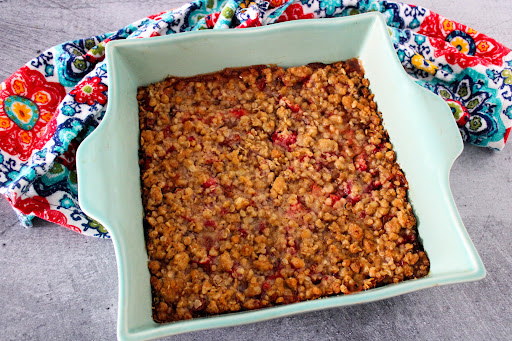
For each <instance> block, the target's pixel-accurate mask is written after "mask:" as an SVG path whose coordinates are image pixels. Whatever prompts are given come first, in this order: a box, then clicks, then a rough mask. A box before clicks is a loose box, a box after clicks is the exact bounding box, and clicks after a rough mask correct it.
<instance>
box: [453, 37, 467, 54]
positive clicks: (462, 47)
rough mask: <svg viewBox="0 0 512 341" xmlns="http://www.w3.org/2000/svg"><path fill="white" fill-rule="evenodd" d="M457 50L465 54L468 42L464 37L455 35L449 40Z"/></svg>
mask: <svg viewBox="0 0 512 341" xmlns="http://www.w3.org/2000/svg"><path fill="white" fill-rule="evenodd" d="M450 43H451V44H452V45H453V46H455V47H456V48H457V50H459V52H460V53H464V54H467V53H468V52H469V44H468V42H467V41H465V40H464V39H462V38H460V37H457V38H455V39H453V40H452V41H451V42H450Z"/></svg>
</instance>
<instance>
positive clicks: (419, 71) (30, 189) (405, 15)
mask: <svg viewBox="0 0 512 341" xmlns="http://www.w3.org/2000/svg"><path fill="white" fill-rule="evenodd" d="M368 11H378V12H381V13H382V14H384V16H385V18H386V20H387V25H388V27H389V30H390V34H391V36H392V40H393V43H394V47H395V49H396V52H397V54H398V57H399V59H400V61H401V62H402V64H403V67H404V68H405V70H406V71H407V72H408V73H409V75H410V76H411V77H413V78H414V79H415V80H416V82H417V83H418V84H420V85H422V86H423V87H425V88H427V89H429V90H431V91H432V92H434V93H435V94H437V95H439V96H441V97H442V98H443V99H444V100H445V101H446V102H447V103H448V105H449V106H450V107H451V109H452V113H453V116H454V118H455V120H456V122H457V124H458V126H459V129H460V132H461V134H462V137H463V139H464V140H465V141H468V142H470V143H473V144H476V145H479V146H483V147H489V148H493V149H498V150H499V149H502V148H503V147H504V145H505V143H506V141H507V137H508V135H509V133H510V128H511V126H512V53H511V51H510V49H508V48H507V47H505V46H503V45H501V44H500V43H498V42H497V41H495V40H494V39H492V38H490V37H487V36H486V35H483V34H481V33H479V32H477V31H475V30H473V29H471V28H469V27H467V26H464V25H461V24H459V23H456V22H453V21H451V20H448V19H446V18H443V17H441V16H440V15H438V14H436V13H434V12H432V11H430V10H428V9H425V8H422V7H418V6H413V5H407V4H402V3H398V2H394V1H376V0H288V1H287V0H268V1H267V0H245V1H242V0H196V1H194V2H191V3H189V4H186V5H184V6H182V7H181V8H179V9H176V10H170V11H165V12H162V13H158V14H156V15H152V16H149V17H147V18H145V19H142V20H140V21H137V22H135V23H133V24H131V25H128V26H126V27H124V28H122V29H120V30H119V31H117V32H113V33H107V34H104V35H100V36H96V37H92V38H87V39H80V40H74V41H70V42H66V43H63V44H61V45H59V46H55V47H52V48H50V49H49V50H47V51H45V52H43V53H41V54H40V55H39V56H37V57H36V58H34V59H33V60H31V61H30V62H28V63H27V64H26V65H25V66H24V67H22V68H21V69H19V70H18V71H16V72H15V73H14V74H13V75H12V76H10V77H9V78H8V79H6V80H5V81H4V82H3V83H1V84H0V191H1V193H2V194H4V196H5V197H6V198H7V199H8V200H9V202H10V203H11V205H12V206H13V208H14V210H15V211H16V213H17V214H18V216H19V218H20V221H21V222H22V224H23V225H25V226H27V227H28V226H31V225H32V223H31V220H32V218H33V217H34V216H38V217H40V218H42V219H46V220H49V221H51V222H54V223H57V224H60V225H63V226H66V227H68V228H70V229H72V230H74V231H76V232H80V233H83V234H87V235H90V236H97V237H105V238H108V237H109V235H108V232H107V231H106V230H105V229H104V228H103V227H102V226H101V225H100V224H98V223H97V222H96V221H94V220H92V219H90V218H89V217H87V216H86V215H85V214H84V213H83V212H82V211H81V209H80V207H79V205H78V199H77V198H78V196H77V176H76V163H75V153H76V149H77V147H78V146H79V144H80V142H81V141H82V140H83V139H84V138H85V137H87V135H88V134H89V133H90V132H91V131H93V130H94V129H95V128H96V127H97V126H98V124H99V123H100V122H101V119H102V117H103V115H104V113H105V109H106V105H107V89H108V74H107V69H106V65H105V62H104V57H105V55H104V53H105V44H107V43H108V42H109V41H112V40H119V39H133V38H144V37H154V36H160V35H167V34H176V33H180V32H185V31H194V30H201V29H214V30H215V29H227V28H244V27H254V26H261V25H270V24H275V23H279V22H283V21H289V20H296V19H312V18H330V17H340V16H347V15H353V14H358V13H363V12H368Z"/></svg>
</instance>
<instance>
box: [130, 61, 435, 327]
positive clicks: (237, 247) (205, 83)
mask: <svg viewBox="0 0 512 341" xmlns="http://www.w3.org/2000/svg"><path fill="white" fill-rule="evenodd" d="M137 99H138V101H139V118H140V120H139V123H140V134H141V136H140V137H141V145H140V170H141V182H142V200H143V207H144V215H145V218H144V219H145V232H146V242H147V250H148V256H149V263H148V267H149V271H150V273H151V286H152V291H153V318H154V320H155V321H157V322H169V321H175V320H182V319H190V318H194V317H199V316H208V315H214V314H220V313H227V312H235V311H240V310H247V309H257V308H263V307H267V306H272V305H279V304H287V303H293V302H299V301H304V300H310V299H316V298H320V297H325V296H329V295H336V294H349V293H353V292H358V291H361V290H368V289H371V288H374V287H378V286H382V285H385V284H390V283H396V282H400V281H403V280H407V279H414V278H419V277H423V276H426V275H427V274H428V272H429V260H428V257H427V255H426V253H425V252H424V251H423V248H422V245H421V243H420V240H419V238H418V233H417V229H416V218H415V216H414V213H413V210H412V207H411V205H410V203H409V201H408V199H407V189H408V184H407V180H406V178H405V176H404V174H403V172H402V171H401V169H400V166H399V165H398V164H397V163H396V161H395V153H394V151H393V148H392V145H391V143H390V142H389V138H388V136H387V133H386V131H385V129H384V127H383V125H382V118H381V115H380V114H379V112H378V110H377V105H376V104H375V102H374V101H373V94H371V92H370V90H369V81H368V80H367V79H365V78H364V71H363V68H362V67H361V65H360V63H359V61H358V60H357V59H351V60H348V61H345V62H337V63H333V64H329V65H325V64H321V63H313V64H308V65H304V66H299V67H291V68H288V69H283V68H280V67H277V66H251V67H247V68H240V69H226V70H223V71H220V72H217V73H214V74H208V75H201V76H196V77H190V78H178V77H168V78H166V79H165V80H163V81H161V82H158V83H156V84H152V85H149V86H147V87H142V88H139V91H138V94H137Z"/></svg>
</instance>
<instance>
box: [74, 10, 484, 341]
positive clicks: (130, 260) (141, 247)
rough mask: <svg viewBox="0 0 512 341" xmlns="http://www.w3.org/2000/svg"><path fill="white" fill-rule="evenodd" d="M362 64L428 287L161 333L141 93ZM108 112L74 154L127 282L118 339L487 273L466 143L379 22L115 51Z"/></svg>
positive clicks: (201, 35) (187, 39)
mask: <svg viewBox="0 0 512 341" xmlns="http://www.w3.org/2000/svg"><path fill="white" fill-rule="evenodd" d="M353 57H358V58H360V59H361V60H362V63H363V67H364V69H365V71H366V76H367V77H368V79H369V80H370V83H371V85H370V87H371V89H372V91H373V93H374V94H375V98H376V102H377V104H378V106H379V109H380V110H381V111H382V115H383V120H384V125H385V127H386V129H387V130H388V133H389V136H390V139H391V142H392V143H393V145H394V148H395V151H396V153H397V159H398V162H399V164H400V165H401V166H402V168H403V170H404V172H405V174H406V176H407V179H408V181H409V185H410V191H409V198H410V200H411V202H412V205H413V208H414V211H415V213H416V215H417V217H418V229H419V233H420V237H421V238H422V240H423V245H424V247H425V250H426V252H427V253H428V255H429V257H430V261H431V270H430V273H429V275H428V276H427V277H424V278H421V279H418V280H410V281H406V282H402V283H398V284H393V285H388V286H385V287H381V288H376V289H371V290H369V291H365V292H361V293H357V294H352V295H340V296H334V297H329V298H325V299H319V300H313V301H307V302H301V303H295V304H290V305H285V306H278V307H272V308H266V309H261V310H255V311H245V312H239V313H233V314H228V315H221V316H214V317H208V318H198V319H194V320H189V321H180V322H174V323H168V324H157V323H155V322H153V320H152V317H151V289H150V283H149V277H150V276H149V272H148V269H147V255H146V248H145V241H144V234H143V227H142V217H143V209H142V203H141V198H140V181H139V167H138V147H139V128H138V107H137V100H136V92H137V87H138V86H140V85H147V84H150V83H153V82H156V81H159V80H161V79H162V78H164V77H165V76H167V75H168V74H172V75H175V76H192V75H197V74H202V73H209V72H213V71H217V70H221V69H223V68H225V67H241V66H249V65H254V64H277V65H279V66H283V67H289V66H294V65H302V64H307V63H310V62H324V63H330V62H335V61H339V60H346V59H349V58H353ZM107 65H108V71H109V90H108V91H109V93H108V95H109V104H108V110H107V113H106V115H105V118H104V119H103V122H102V123H101V124H100V126H99V127H98V128H97V129H96V130H95V131H94V132H93V133H92V134H91V135H90V136H89V137H88V138H87V139H86V140H85V141H84V142H83V143H82V144H81V146H80V148H79V150H78V156H77V163H78V186H79V188H80V190H79V201H80V206H81V207H82V209H83V210H84V212H85V213H86V214H88V215H89V216H91V217H93V218H94V219H96V220H98V221H99V222H101V223H102V224H103V225H104V226H105V227H106V228H107V229H108V230H109V231H110V233H111V236H112V239H113V242H114V247H115V251H116V256H117V263H118V274H119V317H118V338H119V339H120V340H142V339H150V338H156V337H162V336H165V335H172V334H179V333H184V332H189V331H196V330H201V329H209V328H218V327H226V326H233V325H239V324H244V323H252V322H258V321H263V320H268V319H272V318H277V317H282V316H287V315H291V314H297V313H303V312H307V311H313V310H319V309H326V308H332V307H340V306H346V305H352V304H357V303H365V302H371V301H376V300H381V299H384V298H388V297H392V296H396V295H401V294H405V293H408V292H411V291H416V290H419V289H424V288H428V287H433V286H437V285H444V284H450V283H456V282H464V281H471V280H477V279H481V278H483V277H484V276H485V269H484V266H483V264H482V261H481V260H480V257H479V256H478V253H477V251H476V250H475V247H474V246H473V244H472V242H471V240H470V238H469V236H468V234H467V232H466V230H465V228H464V226H463V224H462V221H461V219H460V216H459V214H458V212H457V209H456V206H455V203H454V201H453V197H452V194H451V192H450V186H449V181H448V177H449V172H450V168H451V166H452V164H453V162H454V160H455V159H456V158H457V157H458V156H459V155H460V153H461V152H462V148H463V144H462V140H461V138H460V135H459V131H458V129H457V127H456V124H455V122H454V119H453V117H452V114H451V111H450V109H449V108H448V106H447V105H446V104H445V103H444V101H443V100H441V99H440V98H438V97H437V96H435V95H433V94H432V93H430V92H428V91H427V90H425V89H423V88H421V87H420V86H418V85H416V84H415V83H414V82H413V81H412V80H411V79H410V78H409V76H408V75H407V74H406V73H405V71H404V70H403V68H402V66H401V65H400V62H399V61H398V58H397V56H396V54H395V51H394V49H393V46H392V43H391V40H390V37H389V33H388V30H387V27H386V25H385V22H384V20H383V17H382V15H381V14H380V13H368V14H363V15H357V16H352V17H347V18H337V19H319V20H300V21H293V22H287V23H282V24H277V25H272V26H267V27H261V28H250V29H243V30H220V31H199V32H188V33H182V34H177V35H171V36H166V37H156V38H151V39H134V40H126V41H121V42H115V41H114V42H110V43H109V44H108V45H107Z"/></svg>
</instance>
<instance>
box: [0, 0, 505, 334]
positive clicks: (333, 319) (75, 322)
mask: <svg viewBox="0 0 512 341" xmlns="http://www.w3.org/2000/svg"><path fill="white" fill-rule="evenodd" d="M182 3H184V1H180V0H169V1H163V0H146V1H135V0H124V1H121V0H103V1H102V0H76V1H72V0H48V1H38V0H0V80H3V79H5V78H6V77H8V76H9V75H10V74H11V73H12V72H14V71H15V70H16V69H17V68H19V67H21V66H22V65H23V64H24V63H25V62H27V61H28V60H29V59H31V58H32V57H34V56H35V55H36V54H37V53H38V51H40V50H44V49H46V48H48V47H50V46H52V45H55V44H57V43H60V42H63V41H66V40H71V39H74V38H81V37H88V36H90V35H93V34H99V33H103V32H108V31H113V30H115V29H117V28H119V27H121V26H124V25H125V24H127V23H131V22H133V21H135V20H137V19H139V18H141V17H143V16H145V15H149V14H152V13H156V12H159V11H163V10H166V9H170V8H174V7H177V6H179V5H181V4H182ZM410 3H413V4H418V5H423V6H425V7H427V8H430V9H432V10H434V11H436V12H438V13H440V14H441V15H444V16H446V17H448V18H450V19H453V20H456V21H458V22H461V23H464V24H467V25H469V26H471V27H473V28H474V29H476V30H478V31H481V32H483V33H486V34H488V35H490V36H491V37H493V38H495V39H497V40H498V41H499V42H501V43H503V44H505V45H507V46H508V47H512V1H509V0H489V1H485V2H484V1H479V0H454V1H444V0H411V1H410ZM484 4H485V5H484ZM451 186H452V191H453V195H454V197H455V201H456V203H457V206H458V209H459V211H460V214H461V216H462V220H463V221H464V223H465V225H466V228H467V229H468V231H469V234H470V236H471V238H472V240H473V242H474V244H475V246H476V248H477V249H478V251H479V252H480V255H481V257H482V260H483V262H484V264H485V266H486V268H487V277H486V278H485V279H483V280H481V281H478V282H472V283H465V284H456V285H451V286H446V287H440V288H433V289H428V290H423V291H420V292H416V293H412V294H407V295H403V296H400V297H396V298H392V299H388V300H384V301H380V302H375V303H370V304H365V305H358V306H353V307H346V308H339V309H330V310H325V311H321V312H313V313H308V314H302V315H297V316H293V317H287V318H281V319H277V320H273V321H268V322H263V323H257V324H250V325H245V326H240V327H233V328H224V329H217V330H210V331H202V332H196V333H189V334H184V335H178V336H174V337H169V338H167V339H166V340H310V339H317V340H373V339H378V340H397V339H408V340H411V339H416V340H487V339H493V340H510V339H512V309H511V305H512V295H511V292H512V288H511V287H512V247H511V246H510V245H511V244H512V147H511V146H507V147H506V148H505V149H504V150H503V151H502V152H493V151H490V150H484V149H479V148H477V147H473V146H469V145H466V146H465V150H464V152H463V154H462V155H461V157H460V158H459V159H458V160H457V161H456V162H455V165H454V167H453V169H452V172H451ZM116 315H117V273H116V262H115V255H114V249H113V247H112V243H111V242H110V241H108V240H98V239H93V238H88V237H84V236H81V235H78V234H76V233H74V232H71V231H69V230H67V229H65V228H63V227H59V226H57V225H54V224H50V223H47V222H44V221H41V220H37V221H35V227H34V228H32V229H24V228H22V227H21V226H20V225H19V224H18V221H17V219H16V216H15V214H14V213H13V212H12V210H11V209H10V207H9V205H8V203H7V201H6V200H4V199H1V200H0V339H1V340H114V339H115V338H116Z"/></svg>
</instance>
